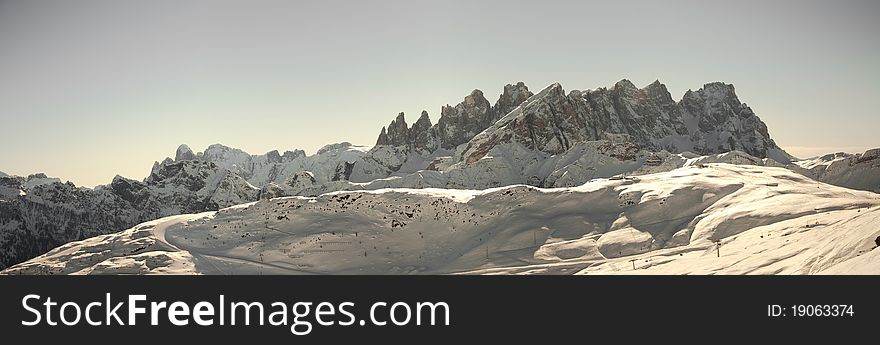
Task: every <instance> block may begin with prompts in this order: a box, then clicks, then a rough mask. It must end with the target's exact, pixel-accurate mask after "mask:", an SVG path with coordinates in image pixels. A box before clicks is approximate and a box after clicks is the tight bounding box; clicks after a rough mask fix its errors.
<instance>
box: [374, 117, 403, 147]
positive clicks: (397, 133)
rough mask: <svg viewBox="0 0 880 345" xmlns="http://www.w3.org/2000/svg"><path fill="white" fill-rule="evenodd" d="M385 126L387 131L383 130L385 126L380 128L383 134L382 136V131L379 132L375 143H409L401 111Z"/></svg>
mask: <svg viewBox="0 0 880 345" xmlns="http://www.w3.org/2000/svg"><path fill="white" fill-rule="evenodd" d="M387 128H388V129H387V131H386V130H385V127H383V128H382V131H383V133H384V134H385V135H384V136H383V135H382V133H380V134H379V139H378V140H376V145H391V146H406V145H409V127H407V125H406V117H405V116H404V114H403V112H400V114H397V118H395V119H394V120H392V121H391V123H390V124H389V125H388V127H387Z"/></svg>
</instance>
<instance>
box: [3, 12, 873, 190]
mask: <svg viewBox="0 0 880 345" xmlns="http://www.w3.org/2000/svg"><path fill="white" fill-rule="evenodd" d="M878 14H880V3H878V2H875V1H842V2H817V1H771V2H767V1H754V2H737V3H730V2H714V1H669V2H662V3H658V2H650V1H623V2H615V3H606V2H590V1H585V2H566V1H542V2H516V1H503V2H500V1H487V2H479V3H474V2H472V1H470V2H468V1H460V2H455V1H450V2H443V3H431V2H417V1H407V2H403V1H377V2H369V3H362V2H354V1H328V2H321V3H318V4H316V3H296V2H289V1H249V2H236V1H188V2H182V3H181V2H173V1H153V2H148V3H147V2H144V3H141V2H118V1H81V2H76V3H73V2H64V1H57V2H55V1H0V47H2V52H3V53H2V54H0V75H2V76H3V78H0V121H2V123H3V129H4V131H3V133H4V143H5V144H4V145H2V146H0V171H2V172H4V173H7V174H14V175H25V176H26V175H28V174H32V173H36V172H45V173H46V174H47V175H49V176H54V177H59V178H61V179H62V180H70V181H72V182H74V183H76V184H77V185H82V186H88V187H92V186H95V185H98V184H106V183H109V182H110V180H111V178H112V177H113V176H114V175H117V174H119V175H122V176H126V177H130V178H134V179H141V178H143V177H145V176H146V175H148V174H149V171H150V167H151V165H152V163H153V162H154V161H157V160H162V159H163V158H165V157H167V156H172V157H173V155H174V150H175V149H176V148H177V146H178V145H180V144H187V145H189V146H190V147H191V148H192V149H193V150H194V151H196V152H198V151H203V150H204V149H205V148H206V147H207V146H208V145H210V144H214V143H221V144H224V145H227V146H231V147H236V148H240V149H242V150H244V151H247V152H249V153H252V154H262V153H265V152H268V151H270V150H273V149H277V150H279V151H282V152H283V151H284V150H293V149H304V150H305V151H306V152H308V153H309V154H311V153H314V152H315V151H316V150H317V149H318V148H320V147H321V146H323V145H326V144H330V143H335V142H342V141H349V142H351V143H353V144H358V145H373V144H374V143H375V140H376V137H377V136H378V134H379V130H380V129H381V128H382V126H385V125H387V124H388V123H389V122H390V121H391V120H392V119H394V117H395V116H396V115H397V113H399V112H405V113H406V114H407V122H408V123H412V122H413V121H414V120H415V119H416V118H417V117H418V114H419V112H421V111H422V110H427V111H428V113H429V115H430V117H431V120H432V122H436V121H437V119H438V118H439V112H440V107H441V106H443V105H446V104H449V105H455V104H457V103H459V102H460V101H461V100H462V99H463V97H464V96H465V95H467V94H468V93H469V92H470V91H471V90H473V89H480V90H482V91H483V92H484V94H485V96H486V98H487V99H489V101H490V102H493V103H494V102H495V100H496V99H497V97H498V95H499V94H500V93H501V91H502V88H503V86H504V85H505V84H507V83H513V82H517V81H523V82H525V83H526V84H527V85H528V86H529V88H530V89H531V90H532V91H534V92H537V91H538V90H540V89H542V88H543V87H545V86H546V85H549V84H550V83H553V82H560V83H561V84H562V86H563V87H564V88H565V89H566V90H571V89H594V88H597V87H603V86H610V85H612V84H614V83H615V82H616V81H618V80H620V79H623V78H626V79H629V80H631V81H633V83H635V84H636V85H637V86H639V87H642V86H645V85H647V84H649V83H651V82H652V81H654V80H655V79H659V80H660V81H661V82H663V83H664V84H666V85H667V87H668V89H669V91H670V93H671V94H672V96H673V98H674V99H676V100H679V99H680V98H681V96H682V95H683V94H684V92H685V91H686V90H688V89H694V90H696V89H698V88H700V87H702V85H703V84H704V83H707V82H713V81H723V82H727V83H731V84H734V85H735V86H736V91H737V95H738V96H739V98H740V100H741V101H742V102H745V103H748V105H749V106H750V107H752V109H753V110H754V111H755V112H756V114H757V115H758V116H760V117H761V119H762V120H763V121H764V122H765V123H767V126H768V128H769V130H770V135H771V137H772V138H773V139H774V140H775V141H776V143H777V144H778V145H779V146H781V147H782V148H783V149H786V150H787V151H788V152H789V153H791V154H793V155H795V156H798V157H802V158H805V157H809V156H815V155H818V154H824V153H831V152H836V151H846V152H860V151H864V150H865V149H867V148H872V147H880V140H877V139H876V138H877V134H876V131H877V130H876V129H877V128H878V127H880V116H878V115H880V114H878V111H877V110H876V107H875V106H874V101H873V100H874V99H875V98H876V95H877V94H878V91H880V84H878V83H877V82H876V81H877V80H878V79H880V78H878V77H880V67H878V65H877V61H880V42H878V41H877V40H876V37H877V36H878V34H880V23H878V21H877V20H876V18H877V15H878Z"/></svg>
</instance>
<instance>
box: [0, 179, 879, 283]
mask: <svg viewBox="0 0 880 345" xmlns="http://www.w3.org/2000/svg"><path fill="white" fill-rule="evenodd" d="M876 224H880V195H878V194H875V193H871V192H864V191H856V190H851V189H846V188H842V187H836V186H832V185H828V184H823V183H820V182H816V181H814V180H812V179H809V178H807V177H804V176H802V175H799V174H797V173H794V172H792V171H790V170H788V169H784V168H775V167H764V166H751V165H732V164H700V165H692V166H686V167H683V168H679V169H675V170H672V171H668V172H662V173H656V174H649V175H642V176H637V177H626V178H612V179H597V180H593V181H590V182H588V183H586V184H583V185H581V186H578V187H567V188H553V189H540V188H535V187H528V186H521V185H520V186H510V187H502V188H495V189H487V190H450V189H380V190H373V191H356V192H334V193H327V194H322V195H320V196H317V197H284V198H275V199H270V200H263V201H259V202H254V203H249V204H242V205H237V206H233V207H230V208H226V209H222V210H220V211H217V212H206V213H200V214H191V215H181V216H172V217H166V218H162V219H159V220H156V221H151V222H147V223H143V224H140V225H137V226H135V227H133V228H131V229H128V230H125V231H122V232H119V233H115V234H110V235H104V236H98V237H94V238H90V239H86V240H84V241H79V242H73V243H68V244H65V245H63V246H61V247H58V248H56V249H54V250H52V251H50V252H49V253H46V254H44V255H42V256H40V257H37V258H35V259H32V260H29V261H27V262H24V263H22V264H19V265H15V266H13V267H10V268H9V269H7V270H5V271H3V273H4V274H880V254H878V253H880V250H878V249H875V248H876V247H877V244H876V243H875V241H876V239H877V238H878V237H880V228H878V227H877V226H876ZM719 243H720V246H719Z"/></svg>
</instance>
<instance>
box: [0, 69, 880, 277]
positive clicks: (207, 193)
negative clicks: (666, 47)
mask: <svg viewBox="0 0 880 345" xmlns="http://www.w3.org/2000/svg"><path fill="white" fill-rule="evenodd" d="M707 163H733V164H745V165H755V166H768V167H784V168H787V169H789V170H792V171H794V172H797V173H800V174H803V175H805V176H808V177H810V178H813V179H815V180H818V181H821V182H826V183H830V184H834V185H839V186H844V187H848V188H854V189H862V190H869V191H875V192H880V149H875V150H869V151H868V152H865V153H864V154H856V155H850V154H843V153H840V154H834V155H826V156H822V157H818V158H814V159H809V160H800V161H799V160H796V159H794V158H793V157H791V156H790V155H788V154H787V153H785V152H784V151H783V150H782V149H780V148H779V147H778V146H777V145H776V144H775V143H774V142H773V140H772V139H771V138H770V135H769V132H768V130H767V127H766V125H765V124H764V123H763V122H762V121H761V120H760V119H759V118H758V117H757V116H756V115H755V114H754V112H753V111H752V110H751V108H749V107H748V106H747V105H746V104H745V103H741V102H740V100H739V99H738V97H737V96H736V94H735V92H734V87H733V86H732V85H729V84H725V83H708V84H705V85H704V86H703V87H702V88H700V89H698V90H697V91H690V90H689V91H688V92H686V93H685V95H684V96H683V97H682V99H681V100H680V101H678V102H676V101H674V100H673V99H672V97H671V95H670V94H669V92H668V91H667V90H666V86H665V85H663V84H661V83H660V82H659V81H656V82H654V83H652V84H650V85H648V86H645V87H643V88H641V89H640V88H637V87H636V86H634V85H633V84H632V83H631V82H629V81H627V80H621V81H620V82H618V83H616V84H615V85H613V86H611V87H608V88H598V89H595V90H585V91H579V90H573V91H570V92H568V93H567V94H566V93H565V92H564V90H563V89H562V86H561V85H559V84H557V83H554V84H551V85H550V86H548V87H546V88H544V89H543V90H541V91H540V92H538V93H537V94H533V93H532V92H531V91H529V89H528V87H527V86H526V85H525V84H524V83H522V82H519V83H515V84H508V85H506V86H505V87H504V88H503V91H502V93H501V94H500V95H499V96H498V98H497V100H496V101H495V103H494V105H493V104H491V103H490V102H489V100H487V99H486V98H485V97H484V94H483V92H482V91H480V90H474V91H472V92H471V93H470V94H468V95H467V96H465V97H464V99H463V100H462V101H461V102H460V103H458V104H456V105H455V106H449V105H447V106H444V107H442V108H441V111H440V117H439V119H438V121H437V123H436V124H432V122H431V119H430V117H429V115H428V112H427V111H423V112H422V113H421V116H420V117H419V119H418V120H417V121H416V122H415V123H413V124H412V125H409V124H407V122H406V117H405V115H404V114H403V113H400V114H399V115H398V116H397V117H396V118H395V119H394V120H393V121H392V122H391V123H390V124H389V125H388V126H387V127H383V128H382V129H381V131H380V134H379V137H378V139H377V141H376V145H375V146H359V145H353V144H351V143H348V142H343V143H337V144H330V145H326V146H325V147H323V148H321V149H320V150H318V151H317V152H316V153H315V154H313V155H306V153H305V152H304V151H302V150H292V151H284V153H280V152H279V151H277V150H273V151H270V152H267V153H265V154H258V155H255V154H250V153H247V152H245V151H242V150H240V149H236V148H231V147H227V146H224V145H220V144H214V145H211V146H209V147H207V148H206V149H205V150H204V151H202V152H194V151H193V150H192V149H191V148H190V147H189V146H187V145H181V146H180V147H179V148H178V149H177V150H176V152H175V154H174V158H170V157H169V158H165V159H164V160H162V161H161V162H158V161H157V162H155V163H154V164H153V168H152V171H151V174H150V176H148V177H146V178H145V179H143V180H142V181H138V180H133V179H128V178H124V177H121V176H117V177H115V178H114V179H113V181H112V182H111V183H110V184H108V185H106V186H99V187H97V188H95V189H88V188H78V187H76V186H74V185H73V184H71V183H69V182H67V183H63V182H61V180H59V179H53V178H49V177H47V176H45V175H42V174H37V175H32V176H29V177H26V178H25V177H16V176H7V175H5V174H2V175H0V198H2V199H0V201H2V203H0V268H3V267H6V266H8V265H10V264H14V263H18V262H21V261H23V260H26V259H29V258H32V257H35V256H36V255H39V254H41V253H44V252H45V251H47V250H49V249H51V248H54V247H56V246H58V245H61V244H63V243H67V242H70V241H75V240H81V239H85V238H88V237H91V236H95V235H99V234H107V233H112V232H114V231H119V230H121V229H125V228H128V227H131V226H132V225H134V224H138V223H141V222H144V221H148V220H153V219H157V218H160V217H165V216H169V215H177V214H187V213H199V212H204V211H215V210H218V209H220V208H224V207H229V206H232V205H237V204H242V203H248V202H253V201H257V200H262V199H270V198H277V197H285V196H307V197H313V196H318V195H321V194H324V193H329V192H336V191H359V190H380V189H386V188H442V189H487V188H496V187H502V186H510V185H519V184H522V185H529V186H534V187H542V188H555V187H576V186H580V185H583V184H585V183H588V182H590V181H592V180H595V179H603V178H612V177H614V178H622V177H621V176H622V175H628V176H634V175H643V174H650V173H659V172H668V171H672V170H674V169H679V168H682V167H693V166H701V165H703V164H707Z"/></svg>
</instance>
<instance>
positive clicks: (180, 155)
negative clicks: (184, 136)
mask: <svg viewBox="0 0 880 345" xmlns="http://www.w3.org/2000/svg"><path fill="white" fill-rule="evenodd" d="M195 159H196V154H195V153H193V150H192V149H190V148H189V146H187V145H186V144H181V145H180V146H178V147H177V151H176V152H175V154H174V161H177V162H180V161H191V160H195Z"/></svg>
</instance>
